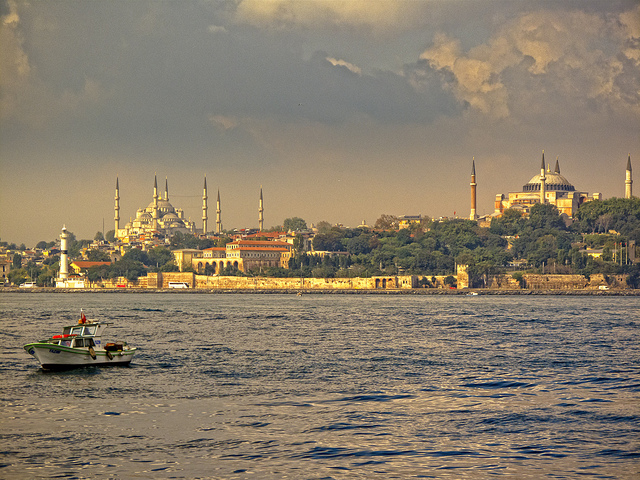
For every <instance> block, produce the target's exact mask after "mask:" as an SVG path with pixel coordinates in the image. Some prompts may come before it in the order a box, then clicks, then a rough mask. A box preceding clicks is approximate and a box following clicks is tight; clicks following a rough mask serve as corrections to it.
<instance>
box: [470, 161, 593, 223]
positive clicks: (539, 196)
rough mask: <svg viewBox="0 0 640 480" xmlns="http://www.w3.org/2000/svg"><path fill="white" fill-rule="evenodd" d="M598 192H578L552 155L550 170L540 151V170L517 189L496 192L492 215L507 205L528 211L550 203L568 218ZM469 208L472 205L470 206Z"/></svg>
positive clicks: (525, 212)
mask: <svg viewBox="0 0 640 480" xmlns="http://www.w3.org/2000/svg"><path fill="white" fill-rule="evenodd" d="M471 183H472V199H473V194H474V192H475V185H474V183H475V162H474V168H473V170H472V182H471ZM600 198H601V194H600V193H594V194H592V195H589V193H587V192H581V191H578V190H576V188H575V187H574V186H573V185H572V184H571V183H570V182H569V181H568V180H567V179H566V178H565V177H564V176H562V175H561V174H560V163H559V161H558V159H557V158H556V165H555V168H554V169H553V171H551V169H550V165H548V164H546V163H545V160H544V152H542V164H541V167H540V173H539V174H538V175H535V176H534V177H532V178H531V180H529V182H527V183H526V184H525V185H524V186H523V187H522V190H521V191H519V192H509V193H508V194H506V195H505V194H502V193H499V194H497V195H496V199H495V211H494V214H493V216H501V215H502V214H503V213H504V211H505V210H507V209H510V208H511V209H516V210H520V211H522V213H523V214H525V215H528V214H529V212H530V211H531V207H533V206H534V205H537V204H540V203H548V204H551V205H554V206H555V207H556V208H557V209H558V211H559V212H560V213H561V214H564V215H566V216H567V217H570V218H572V217H573V216H574V215H575V213H576V212H577V211H578V207H580V205H582V204H583V203H585V202H590V201H592V200H600ZM472 212H473V209H472Z"/></svg>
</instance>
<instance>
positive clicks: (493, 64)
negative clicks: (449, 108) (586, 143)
mask: <svg viewBox="0 0 640 480" xmlns="http://www.w3.org/2000/svg"><path fill="white" fill-rule="evenodd" d="M638 18H640V7H637V8H635V9H633V10H631V11H628V12H625V13H623V14H621V15H619V16H618V17H613V16H605V15H603V14H590V13H585V12H579V11H566V12H561V11H553V12H552V11H537V12H531V13H526V14H522V15H520V16H518V17H517V18H515V19H513V20H511V21H509V22H508V23H506V24H505V25H504V26H503V27H502V28H500V29H498V30H497V31H496V33H495V34H494V35H492V36H491V38H490V39H489V40H488V41H487V42H485V43H483V44H480V45H477V46H475V47H473V48H471V49H469V50H468V51H467V52H464V51H462V47H461V41H460V40H458V39H456V38H451V37H450V36H447V35H445V34H438V35H436V37H435V38H434V41H433V45H432V46H431V47H430V48H428V49H427V50H425V51H424V52H423V53H422V54H421V55H420V59H422V60H425V61H426V62H427V63H428V65H429V66H430V67H431V68H433V69H436V70H437V71H440V72H444V73H446V74H447V75H448V76H447V77H445V78H447V80H446V82H445V87H446V88H448V89H450V90H451V91H452V92H453V93H454V95H455V96H456V98H457V99H458V100H459V101H460V102H462V103H465V104H467V105H468V106H469V107H470V108H471V109H472V110H475V111H478V112H481V113H482V114H485V115H487V116H490V117H493V118H506V117H509V116H511V115H513V114H514V113H515V111H516V109H518V110H519V111H520V112H523V110H522V109H523V108H524V109H527V108H528V107H534V106H533V105H532V104H531V102H534V101H538V102H539V104H538V107H539V106H540V103H544V104H545V105H544V106H545V107H548V108H550V109H551V110H552V111H556V112H558V111H561V110H562V109H563V108H565V107H566V105H565V104H566V102H570V103H571V104H572V105H573V106H574V107H575V106H577V105H582V106H584V105H586V104H588V103H591V106H592V108H597V109H602V108H611V109H615V110H618V111H624V112H627V113H629V114H632V115H638V114H639V113H640V102H639V101H638V100H640V98H639V95H640V88H639V85H640V83H639V82H640V64H639V61H638V60H639V58H640V55H639V53H638V52H639V50H638V47H639V43H640V40H639V39H638V37H637V35H638V30H640V27H638V20H637V19H638ZM532 89H537V90H535V92H534V91H532ZM550 92H553V93H550ZM523 93H524V95H523ZM532 93H535V95H531V94H532ZM525 100H526V101H527V102H525ZM545 100H546V102H545ZM558 101H560V104H558V103H557V102H558ZM534 110H535V108H534ZM570 110H572V111H573V108H572V109H570ZM531 112H532V110H529V109H527V110H526V114H527V115H529V114H531Z"/></svg>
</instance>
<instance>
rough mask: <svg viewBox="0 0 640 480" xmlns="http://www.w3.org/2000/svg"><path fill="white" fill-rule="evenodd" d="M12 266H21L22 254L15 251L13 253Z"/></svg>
mask: <svg viewBox="0 0 640 480" xmlns="http://www.w3.org/2000/svg"><path fill="white" fill-rule="evenodd" d="M11 267H12V268H21V267H22V255H20V254H19V253H16V254H14V255H13V259H12V260H11Z"/></svg>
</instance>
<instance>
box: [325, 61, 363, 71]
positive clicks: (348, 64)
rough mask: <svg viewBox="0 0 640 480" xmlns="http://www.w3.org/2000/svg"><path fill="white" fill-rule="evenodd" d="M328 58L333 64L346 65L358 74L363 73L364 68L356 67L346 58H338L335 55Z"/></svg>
mask: <svg viewBox="0 0 640 480" xmlns="http://www.w3.org/2000/svg"><path fill="white" fill-rule="evenodd" d="M326 60H327V61H328V62H329V63H331V65H333V66H341V67H346V68H348V69H349V70H351V71H352V72H353V73H357V74H358V75H362V69H361V68H360V67H356V66H355V65H354V64H352V63H349V62H347V61H345V60H337V59H335V58H333V57H327V58H326Z"/></svg>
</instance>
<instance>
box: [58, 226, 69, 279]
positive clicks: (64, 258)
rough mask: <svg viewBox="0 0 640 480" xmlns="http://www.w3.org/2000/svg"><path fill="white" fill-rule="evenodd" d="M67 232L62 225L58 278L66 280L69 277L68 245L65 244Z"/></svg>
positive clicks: (67, 236)
mask: <svg viewBox="0 0 640 480" xmlns="http://www.w3.org/2000/svg"><path fill="white" fill-rule="evenodd" d="M68 238H69V234H68V233H67V227H66V226H65V225H63V226H62V233H61V234H60V279H61V280H66V279H67V278H68V277H69V257H68V253H69V246H68V245H67V239H68Z"/></svg>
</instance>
